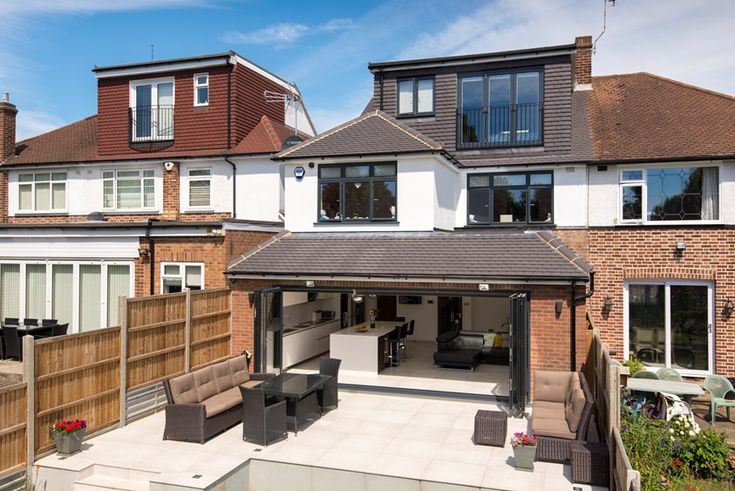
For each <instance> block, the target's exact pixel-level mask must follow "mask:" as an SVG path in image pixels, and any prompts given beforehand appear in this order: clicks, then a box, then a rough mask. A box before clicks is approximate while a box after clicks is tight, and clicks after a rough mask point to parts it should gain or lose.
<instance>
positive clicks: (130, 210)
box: [100, 167, 158, 213]
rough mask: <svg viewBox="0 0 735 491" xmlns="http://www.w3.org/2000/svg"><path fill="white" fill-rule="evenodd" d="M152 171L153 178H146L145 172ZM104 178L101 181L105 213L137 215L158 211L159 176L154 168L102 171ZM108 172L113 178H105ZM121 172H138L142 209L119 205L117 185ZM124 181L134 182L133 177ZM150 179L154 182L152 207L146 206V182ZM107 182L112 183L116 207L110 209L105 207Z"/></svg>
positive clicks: (125, 178)
mask: <svg viewBox="0 0 735 491" xmlns="http://www.w3.org/2000/svg"><path fill="white" fill-rule="evenodd" d="M147 171H150V172H152V173H153V175H152V176H148V177H146V176H145V175H144V173H145V172H147ZM101 172H102V178H101V179H100V181H101V182H102V210H103V211H105V212H120V213H136V212H150V211H157V210H158V193H157V190H156V185H157V183H156V179H157V178H158V176H157V175H156V169H155V168H154V167H144V168H140V169H102V170H101ZM108 172H112V173H113V177H112V178H109V177H105V174H106V173H108ZM119 172H138V176H139V177H138V179H139V180H140V207H138V208H121V207H120V206H119V204H118V199H117V184H118V180H119V179H120V178H119V177H118V173H119ZM122 179H123V180H133V179H134V178H132V177H123V178H122ZM146 179H150V180H152V181H153V205H152V206H148V207H147V206H145V182H144V181H145V180H146ZM105 181H112V197H113V203H114V206H112V207H108V206H105Z"/></svg>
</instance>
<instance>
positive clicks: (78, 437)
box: [54, 429, 84, 455]
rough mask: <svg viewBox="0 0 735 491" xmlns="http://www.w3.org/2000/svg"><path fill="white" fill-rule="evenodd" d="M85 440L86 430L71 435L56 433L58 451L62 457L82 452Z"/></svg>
mask: <svg viewBox="0 0 735 491" xmlns="http://www.w3.org/2000/svg"><path fill="white" fill-rule="evenodd" d="M82 440H84V429H81V430H77V431H72V432H71V433H58V432H57V433H54V443H55V444H56V451H57V452H58V453H60V454H62V455H69V454H73V453H76V452H79V451H80V450H82Z"/></svg>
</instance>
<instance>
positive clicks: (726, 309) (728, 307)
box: [722, 298, 735, 318]
mask: <svg viewBox="0 0 735 491" xmlns="http://www.w3.org/2000/svg"><path fill="white" fill-rule="evenodd" d="M733 310H735V304H733V303H732V300H730V299H729V298H728V299H727V300H725V305H724V306H723V307H722V315H723V317H728V318H729V317H730V316H731V315H732V311H733Z"/></svg>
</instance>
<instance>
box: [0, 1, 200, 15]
mask: <svg viewBox="0 0 735 491" xmlns="http://www.w3.org/2000/svg"><path fill="white" fill-rule="evenodd" d="M6 3H7V4H6ZM212 3H213V2H212V1H211V0H125V1H123V2H121V1H110V0H23V1H20V0H8V1H7V2H3V7H2V8H3V15H12V14H41V13H60V12H63V13H74V12H77V13H82V12H114V11H127V10H142V9H147V10H150V9H158V8H167V7H194V6H202V5H208V4H212Z"/></svg>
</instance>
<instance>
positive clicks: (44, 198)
mask: <svg viewBox="0 0 735 491" xmlns="http://www.w3.org/2000/svg"><path fill="white" fill-rule="evenodd" d="M18 210H20V211H21V212H24V211H29V212H34V211H63V210H66V172H39V173H33V174H31V173H28V174H20V175H18Z"/></svg>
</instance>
